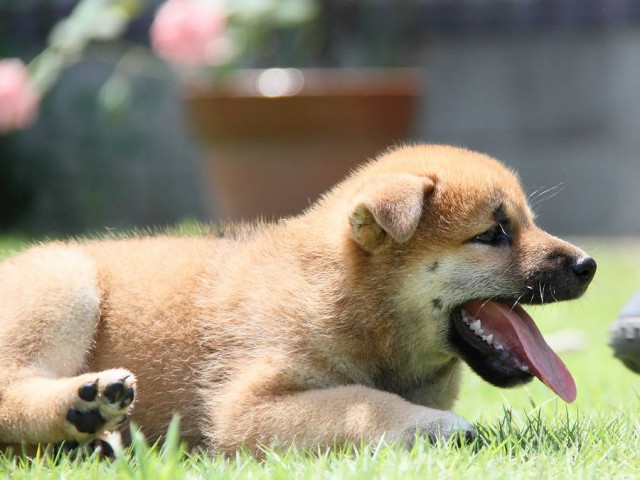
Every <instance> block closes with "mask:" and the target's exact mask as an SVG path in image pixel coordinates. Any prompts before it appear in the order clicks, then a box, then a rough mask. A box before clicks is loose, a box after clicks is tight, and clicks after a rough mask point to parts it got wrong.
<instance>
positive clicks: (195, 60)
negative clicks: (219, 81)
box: [150, 0, 230, 67]
mask: <svg viewBox="0 0 640 480" xmlns="http://www.w3.org/2000/svg"><path fill="white" fill-rule="evenodd" d="M226 26H227V18H226V15H225V13H224V11H223V10H222V7H221V6H220V4H219V3H217V2H214V1H211V0H208V1H207V0H167V1H166V2H165V3H164V4H163V5H162V6H161V7H160V8H159V9H158V12H157V13H156V18H155V19H154V21H153V24H152V25H151V32H150V35H151V44H152V45H153V49H154V50H155V51H156V53H157V54H158V56H160V57H161V58H163V59H164V60H165V61H167V62H168V63H170V64H173V65H175V66H178V67H180V66H195V65H198V64H210V65H217V64H220V63H223V62H224V61H226V60H227V59H228V58H229V50H230V42H229V40H228V38H227V36H226Z"/></svg>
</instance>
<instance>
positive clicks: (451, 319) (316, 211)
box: [0, 145, 596, 452]
mask: <svg viewBox="0 0 640 480" xmlns="http://www.w3.org/2000/svg"><path fill="white" fill-rule="evenodd" d="M595 271H596V264H595V262H594V260H593V259H591V258H590V257H588V256H587V255H586V254H585V253H584V252H583V251H582V250H580V249H578V248H576V247H574V246H572V245H570V244H569V243H566V242H564V241H562V240H559V239H557V238H555V237H553V236H551V235H549V234H547V233H545V232H543V231H542V230H540V229H539V228H538V227H537V226H536V225H535V223H534V218H533V214H532V212H531V210H530V209H529V206H528V205H527V200H526V197H525V195H524V194H523V192H522V189H521V187H520V184H519V181H518V179H517V177H516V176H515V175H514V173H512V172H511V171H510V170H508V169H507V168H505V167H504V166H503V165H502V164H500V163H499V162H498V161H496V160H494V159H492V158H490V157H488V156H485V155H482V154H479V153H475V152H471V151H468V150H464V149H460V148H453V147H447V146H428V145H425V146H406V147H401V148H397V149H393V150H389V151H388V152H386V153H385V154H383V155H381V156H380V157H379V158H378V159H376V160H374V161H371V162H369V163H367V164H365V165H363V166H362V167H361V168H360V169H359V170H357V171H356V172H354V173H353V174H352V175H350V176H349V177H348V178H347V179H345V180H344V181H343V182H342V183H340V184H338V185H337V186H336V187H335V188H333V189H332V190H330V191H329V192H328V193H327V194H326V195H325V196H324V197H323V198H322V199H321V200H319V201H318V202H316V203H315V204H313V205H312V206H310V207H309V208H308V209H307V210H306V211H305V212H303V213H302V214H301V215H299V216H297V217H293V218H287V219H283V220H281V221H279V222H277V223H273V224H258V225H255V226H252V227H239V228H236V229H231V230H230V231H229V232H228V234H227V235H226V236H222V237H220V238H217V237H211V238H179V237H174V236H170V235H160V236H152V237H135V238H128V239H119V240H117V239H107V240H93V241H84V242H66V243H51V244H45V245H40V246H36V247H33V248H31V249H28V250H26V251H25V252H23V253H20V254H18V255H16V256H14V257H12V258H9V259H7V260H5V261H4V262H3V263H1V264H0V379H1V381H0V442H3V443H5V444H12V443H19V442H22V443H27V444H35V443H40V442H59V441H62V440H76V441H85V440H90V439H92V438H95V437H96V436H98V435H100V434H101V432H103V431H105V430H109V429H114V428H117V427H118V426H119V425H126V421H127V419H128V418H129V416H130V415H131V418H132V419H133V420H135V422H136V423H137V424H138V425H139V426H140V427H141V429H142V431H143V432H144V433H145V434H146V435H147V437H148V438H150V439H155V438H158V437H160V436H162V434H163V433H164V432H165V430H166V427H167V425H168V423H169V421H170V419H171V417H172V415H173V414H179V415H180V416H181V419H182V421H181V427H182V435H183V437H184V439H185V440H187V441H188V442H189V443H190V444H191V445H198V446H203V447H205V448H210V449H212V450H214V451H219V452H233V451H235V450H237V449H238V448H240V447H242V446H246V447H248V448H250V449H251V448H253V449H256V448H258V447H260V446H261V445H273V444H276V445H284V446H286V445H291V444H296V445H298V446H301V447H317V446H323V447H324V446H331V445H334V443H335V442H339V443H342V442H359V441H362V440H364V441H374V440H378V439H380V438H381V437H384V438H385V439H387V440H390V441H400V442H406V443H408V444H410V443H411V442H412V441H413V440H414V438H415V436H416V433H417V434H418V435H424V436H426V437H430V438H448V437H450V436H451V435H457V434H463V435H466V436H472V435H473V433H474V428H473V426H472V425H471V424H470V423H469V422H467V421H466V420H464V419H463V418H461V417H459V416H457V415H455V414H454V413H452V412H451V411H450V409H451V408H452V406H453V403H454V401H455V399H456V395H457V393H458V385H459V371H460V365H461V361H464V362H466V363H468V364H469V365H470V367H471V368H472V369H473V370H474V371H475V372H476V373H477V374H478V375H480V376H481V377H482V378H484V379H485V380H487V381H488V382H490V383H492V384H494V385H497V386H500V387H509V386H515V385H520V384H523V383H525V382H528V381H529V380H531V379H532V378H533V377H534V376H535V377H537V378H538V379H540V380H541V381H543V382H544V383H545V384H546V385H548V386H549V388H551V389H552V390H553V391H554V392H556V393H557V394H558V395H559V396H560V397H562V398H563V399H564V400H566V401H568V402H571V401H573V400H574V398H575V396H576V387H575V384H574V382H573V379H572V377H571V375H570V374H569V372H568V371H567V369H566V368H565V366H564V364H563V363H562V361H561V360H560V359H559V358H558V356H557V355H556V354H555V353H554V352H553V351H552V350H551V348H549V346H548V345H547V344H546V342H545V340H544V339H543V337H542V335H541V334H540V331H539V330H538V328H537V327H536V325H535V323H534V321H533V320H532V319H531V317H530V316H529V315H528V314H527V313H526V312H525V310H524V309H523V308H522V306H521V305H525V304H541V303H548V302H555V301H559V300H569V299H574V298H577V297H579V296H580V295H582V294H583V293H584V291H585V290H586V288H587V286H588V285H589V283H590V281H591V279H592V277H593V276H594V273H595ZM134 404H135V408H133V409H132V406H134Z"/></svg>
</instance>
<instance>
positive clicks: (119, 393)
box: [102, 380, 125, 403]
mask: <svg viewBox="0 0 640 480" xmlns="http://www.w3.org/2000/svg"><path fill="white" fill-rule="evenodd" d="M124 390H125V388H124V382H123V381H122V380H120V381H118V382H113V383H110V384H109V385H107V386H106V387H104V390H103V392H102V394H103V395H104V398H106V399H107V401H108V402H109V403H116V402H119V401H120V400H121V399H122V397H123V396H124Z"/></svg>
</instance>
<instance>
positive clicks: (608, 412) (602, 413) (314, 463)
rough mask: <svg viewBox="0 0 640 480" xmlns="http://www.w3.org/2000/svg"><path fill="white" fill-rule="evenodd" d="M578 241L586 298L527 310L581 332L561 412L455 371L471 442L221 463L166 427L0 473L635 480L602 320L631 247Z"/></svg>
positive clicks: (639, 461) (12, 243) (633, 260)
mask: <svg viewBox="0 0 640 480" xmlns="http://www.w3.org/2000/svg"><path fill="white" fill-rule="evenodd" d="M578 243H581V242H578ZM582 243H583V246H585V247H586V249H587V250H588V251H589V252H590V253H591V254H592V255H593V256H594V257H595V258H596V259H597V260H598V264H599V267H598V274H597V275H596V279H595V280H594V283H593V285H592V286H591V288H590V291H589V292H588V294H587V295H585V297H584V298H582V299H581V300H579V301H577V302H571V303H566V304H558V305H552V306H547V307H536V308H528V309H527V310H528V311H529V312H530V313H531V315H532V316H533V317H534V318H535V319H536V321H537V323H538V325H539V326H540V328H541V330H542V331H543V333H545V335H551V334H553V333H554V332H558V331H564V330H573V331H579V332H582V333H583V335H584V336H585V337H586V340H587V345H586V348H584V349H582V350H578V351H574V352H565V353H561V357H562V358H563V359H564V361H565V362H566V364H567V366H568V367H569V369H570V370H571V372H572V373H573V375H574V378H575V380H576V384H577V386H578V399H577V400H576V402H574V403H573V404H571V405H566V404H564V403H563V402H562V401H561V400H559V399H557V397H555V396H554V395H553V394H552V393H551V392H550V391H549V390H548V389H547V388H546V387H545V386H544V385H542V384H541V383H540V382H538V381H537V380H534V382H533V383H531V384H530V385H529V386H527V387H524V388H517V389H513V390H500V389H497V388H495V387H492V386H490V385H488V384H486V383H485V382H483V381H482V380H480V379H479V378H478V377H477V376H475V375H474V374H473V373H471V372H467V373H466V375H465V378H464V383H463V389H462V392H461V395H460V400H459V401H458V404H457V406H456V408H455V410H456V412H457V413H459V414H461V415H463V416H464V417H466V418H467V419H469V420H470V421H473V422H474V423H475V424H476V425H477V427H478V430H479V436H478V439H477V441H476V442H475V443H473V444H471V445H464V446H455V445H436V446H431V445H428V444H427V443H426V442H418V443H417V444H416V447H415V448H414V449H413V450H412V451H410V452H408V451H405V450H403V449H401V448H398V447H397V446H393V445H384V444H374V445H367V446H360V447H357V448H344V449H342V450H337V451H332V452H299V451H294V450H291V451H287V452H281V451H273V450H268V451H266V452H265V458H264V459H262V460H257V459H255V458H253V457H251V456H250V455H247V454H244V453H240V454H238V455H236V456H235V457H233V458H227V459H225V458H220V457H210V456H207V455H205V454H198V453H186V452H184V450H183V449H182V448H181V446H180V442H179V440H178V438H177V432H176V430H175V428H174V430H173V431H172V433H170V434H169V435H168V437H169V439H170V440H169V441H168V442H167V443H166V444H165V445H164V446H162V447H159V446H153V447H149V446H148V445H147V444H146V443H145V442H144V440H142V438H140V437H136V439H135V441H134V442H133V445H132V446H131V447H129V448H128V449H127V450H125V451H124V452H123V453H122V455H120V457H119V458H118V459H117V460H115V461H112V462H109V461H98V459H97V458H94V457H91V458H88V459H84V460H79V459H75V460H74V459H73V458H71V457H69V456H66V455H63V456H61V457H59V458H57V459H55V458H52V457H51V456H47V455H44V456H39V457H37V458H35V459H24V458H12V457H2V458H0V475H3V476H4V477H6V478H9V477H10V478H15V479H45V478H56V479H58V478H65V479H97V478H100V479H103V478H125V479H128V478H131V479H133V478H136V479H137V478H140V479H174V478H189V479H190V478H222V479H227V478H228V479H236V478H250V479H284V478H287V479H288V478H298V479H326V478H340V479H342V478H346V479H349V478H354V479H356V478H357V479H369V478H380V479H391V480H393V479H398V480H399V479H406V478H437V479H448V478H451V479H459V478H465V479H467V478H469V479H473V478H478V479H485V478H495V479H508V480H513V479H529V478H531V479H533V478H535V479H538V478H545V479H546V478H557V479H566V478H593V479H602V478H607V479H610V478H620V479H626V478H638V475H639V473H638V472H639V470H638V469H639V466H640V376H638V375H634V374H632V373H630V372H628V371H627V370H626V369H625V368H624V367H623V366H622V364H621V363H620V362H619V361H617V360H616V359H614V358H613V357H612V355H611V351H610V348H609V347H608V346H607V344H606V342H607V329H608V327H609V324H610V323H611V321H612V320H613V319H614V318H615V316H616V315H617V313H618V311H619V309H620V307H621V306H622V305H623V304H624V302H625V301H626V300H627V299H628V298H629V296H630V295H631V294H632V293H633V292H634V291H635V290H636V289H638V288H640V241H637V242H626V243H625V242H619V241H617V242H613V243H612V242H611V241H610V240H605V239H603V240H589V241H584V242H582ZM18 248H20V241H18V240H12V239H7V238H0V256H3V255H6V252H7V251H14V250H16V249H18ZM174 427H175V426H174Z"/></svg>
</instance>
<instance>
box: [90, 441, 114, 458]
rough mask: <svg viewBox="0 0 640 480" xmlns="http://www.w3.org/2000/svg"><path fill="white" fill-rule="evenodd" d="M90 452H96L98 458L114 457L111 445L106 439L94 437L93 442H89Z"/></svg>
mask: <svg viewBox="0 0 640 480" xmlns="http://www.w3.org/2000/svg"><path fill="white" fill-rule="evenodd" d="M89 448H90V450H91V452H95V453H97V454H98V456H99V457H100V458H116V455H115V452H114V451H113V447H112V446H111V444H110V443H109V442H107V441H106V440H102V439H100V438H96V439H95V440H94V441H93V442H91V443H89Z"/></svg>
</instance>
